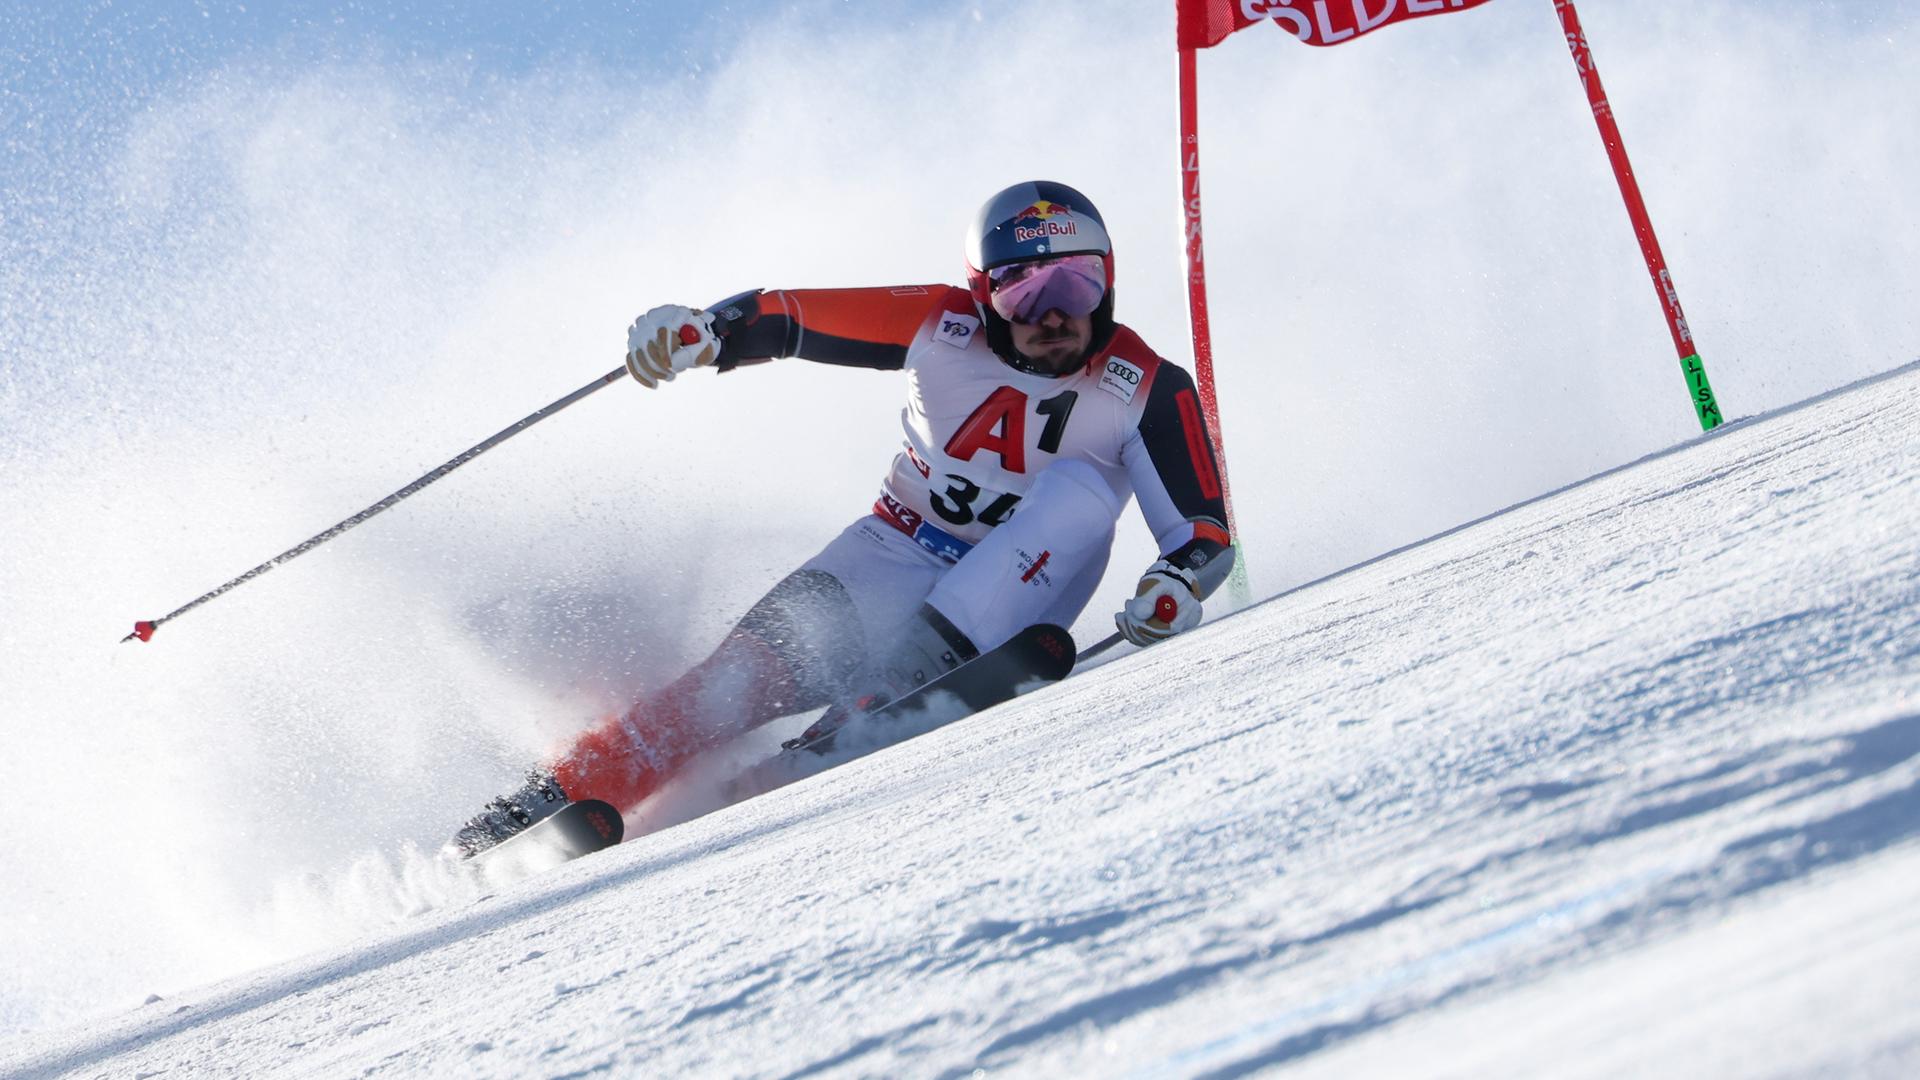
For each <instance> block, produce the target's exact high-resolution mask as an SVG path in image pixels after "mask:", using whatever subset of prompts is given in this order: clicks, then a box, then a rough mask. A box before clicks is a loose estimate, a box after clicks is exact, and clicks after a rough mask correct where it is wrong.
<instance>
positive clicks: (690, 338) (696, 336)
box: [680, 323, 700, 345]
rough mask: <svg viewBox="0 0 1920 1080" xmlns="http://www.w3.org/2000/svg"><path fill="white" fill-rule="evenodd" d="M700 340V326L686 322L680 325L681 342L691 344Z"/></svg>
mask: <svg viewBox="0 0 1920 1080" xmlns="http://www.w3.org/2000/svg"><path fill="white" fill-rule="evenodd" d="M699 340H700V328H699V327H697V326H695V325H693V324H692V323H686V324H684V325H682V326H681V327H680V344H682V345H691V344H693V343H694V342H696V341H699Z"/></svg>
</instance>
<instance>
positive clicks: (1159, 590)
mask: <svg viewBox="0 0 1920 1080" xmlns="http://www.w3.org/2000/svg"><path fill="white" fill-rule="evenodd" d="M1193 586H1194V580H1193V575H1192V574H1190V573H1188V572H1187V571H1185V570H1182V569H1180V568H1179V567H1177V566H1175V565H1173V564H1172V563H1170V562H1168V561H1167V560H1165V559H1161V560H1160V561H1159V562H1157V563H1154V564H1153V565H1152V566H1149V567H1147V572H1146V573H1145V574H1143V575H1141V577H1140V585H1139V587H1138V588H1137V589H1136V590H1135V591H1134V594H1133V599H1131V600H1129V601H1127V602H1126V604H1125V606H1123V607H1122V608H1121V609H1120V611H1119V613H1118V614H1116V615H1114V617H1113V623H1114V625H1115V626H1118V627H1119V628H1120V636H1121V637H1124V638H1126V639H1127V640H1128V641H1131V642H1133V643H1134V644H1135V645H1151V644H1153V643H1154V642H1156V641H1165V640H1166V639H1167V638H1170V637H1172V636H1173V635H1175V634H1179V633H1183V632H1185V631H1188V630H1191V629H1193V628H1194V627H1196V626H1198V625H1200V598H1199V597H1198V596H1195V595H1194V594H1193Z"/></svg>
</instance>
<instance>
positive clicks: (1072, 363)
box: [1020, 341, 1087, 375]
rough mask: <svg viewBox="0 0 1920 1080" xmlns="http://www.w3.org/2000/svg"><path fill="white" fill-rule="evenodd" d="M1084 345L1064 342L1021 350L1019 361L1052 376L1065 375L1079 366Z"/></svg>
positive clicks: (1084, 352) (1082, 356)
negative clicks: (1030, 349)
mask: <svg viewBox="0 0 1920 1080" xmlns="http://www.w3.org/2000/svg"><path fill="white" fill-rule="evenodd" d="M1086 351H1087V350H1086V345H1085V344H1084V343H1082V342H1079V341H1069V342H1064V343H1062V344H1059V345H1055V346H1052V347H1046V346H1042V347H1040V348H1038V349H1035V350H1032V351H1027V350H1022V351H1021V353H1020V357H1021V359H1023V360H1025V361H1026V362H1027V363H1029V364H1032V365H1033V366H1034V367H1036V368H1038V369H1040V370H1041V371H1045V372H1047V373H1049V374H1053V375H1065V374H1066V373H1067V372H1069V371H1072V370H1073V369H1075V368H1077V367H1079V366H1080V363H1081V360H1082V359H1083V358H1084V356H1085V354H1086Z"/></svg>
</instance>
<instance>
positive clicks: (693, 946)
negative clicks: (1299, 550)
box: [0, 366, 1920, 1077]
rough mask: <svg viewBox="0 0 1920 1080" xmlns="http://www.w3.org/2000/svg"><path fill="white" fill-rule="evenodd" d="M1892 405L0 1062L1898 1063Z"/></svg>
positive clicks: (363, 1069)
mask: <svg viewBox="0 0 1920 1080" xmlns="http://www.w3.org/2000/svg"><path fill="white" fill-rule="evenodd" d="M1915 431H1920V367H1911V366H1910V367H1908V368H1904V369H1901V370H1900V371H1897V372H1893V373H1890V374H1889V375H1887V376H1883V377H1880V378H1877V379H1874V380H1870V381H1869V382H1867V383H1865V384H1861V385H1856V386H1855V387H1853V388H1850V389H1848V390H1845V391H1841V392H1836V393H1833V394H1828V395H1823V396H1822V397H1820V398H1817V399H1815V400H1813V401H1811V402H1808V403H1805V404H1804V405H1802V406H1799V407H1796V408H1794V409H1790V410H1783V411H1782V412H1780V413H1777V414H1772V415H1769V416H1766V417H1761V418H1756V419H1753V420H1748V421H1744V422H1741V423H1739V424H1735V425H1730V426H1728V427H1726V428H1723V429H1721V430H1720V431H1718V432H1716V433H1714V434H1713V435H1711V436H1708V437H1703V438H1701V439H1698V440H1695V441H1693V442H1690V443H1688V444H1686V445H1684V446H1682V447H1679V448H1676V449H1674V450H1672V451H1669V452H1666V453H1662V454H1658V455H1654V456H1653V457H1650V458H1648V459H1645V460H1643V461H1640V462H1637V463H1635V464H1633V465H1631V466H1626V467H1622V468H1619V469H1615V470H1611V471H1609V472H1607V473H1603V474H1601V475H1600V476H1597V477H1595V478H1593V479H1592V480H1589V481H1588V482H1586V483H1584V484H1580V485H1575V486H1572V487H1569V488H1566V489H1562V490H1561V491H1558V492H1555V493H1552V494H1550V495H1548V496H1544V497H1542V498H1540V499H1535V500H1532V501H1529V502H1527V503H1523V504H1521V505H1519V506H1516V507H1513V508H1511V509H1509V510H1508V511H1506V512H1504V513H1502V514H1500V515H1495V516H1492V517H1489V518H1485V519H1482V520H1480V521H1477V522H1474V523H1470V524H1469V525H1466V526H1462V527H1461V528H1459V529H1455V530H1452V531H1450V532H1448V533H1446V534H1443V535H1441V536H1438V537H1435V538H1433V539H1432V540H1430V541H1428V542H1427V543H1424V544H1421V545H1416V546H1413V547H1409V548H1406V549H1402V550H1401V551H1398V552H1394V553H1391V554H1389V555H1387V556H1383V557H1381V558H1378V559H1374V560H1370V561H1369V562H1367V563H1364V564H1362V565H1360V566H1357V567H1355V568H1353V569H1352V570H1349V571H1347V572H1344V573H1342V574H1339V575H1335V576H1333V577H1330V578H1327V579H1324V580H1322V581H1319V582H1315V583H1313V584H1312V585H1310V586H1307V587H1304V588H1302V589H1299V590H1295V591H1293V592H1291V593H1288V594H1286V595H1284V596H1281V597H1278V598H1275V599H1274V600H1272V601H1269V602H1267V603H1265V604H1262V605H1260V606H1258V607H1256V608H1254V609H1251V610H1249V611H1247V612H1244V613H1241V614H1239V615H1236V616H1234V617H1232V618H1228V619H1223V620H1219V621H1216V622H1214V623H1210V624H1208V625H1207V626H1204V627H1202V628H1200V629H1199V630H1197V631H1195V632H1194V633H1192V634H1189V635H1185V636H1184V637H1183V638H1181V639H1180V640H1177V641H1175V642H1171V643H1169V644H1167V645H1164V646H1160V647H1157V648H1155V649H1154V650H1151V651H1149V652H1145V653H1141V654H1136V655H1133V656H1128V657H1124V658H1120V659H1117V660H1115V661H1113V662H1110V663H1106V664H1102V665H1100V666H1099V667H1097V668H1095V669H1092V670H1090V671H1088V672H1086V673H1084V674H1082V675H1081V676H1079V677H1077V678H1075V679H1074V680H1071V681H1069V682H1068V683H1066V684H1063V685H1061V686H1057V687H1053V688H1049V689H1046V690H1043V691H1040V692H1038V693H1035V694H1033V695H1031V696H1029V697H1028V698H1025V699H1023V700H1021V701H1019V702H1015V703H1013V704H1012V705H1010V706H1008V707H1004V708H1001V709H998V710H994V711H992V712H991V713H989V714H986V715H983V716H980V717H976V718H973V719H971V720H968V721H964V722H962V723H959V724H955V725H953V726H951V727H949V728H946V729H943V730H940V731H936V732H933V733H930V734H928V735H925V736H923V737H921V738H919V739H917V740H914V741H913V742H912V743H910V744H907V745H904V746H901V747H897V748H894V749H892V750H888V751H885V752H882V753H879V754H875V755H873V756H871V757H868V758H865V759H862V760H860V761H856V762H853V763H851V764H848V765H846V766H843V767H842V768H840V769H837V770H835V771H833V772H831V773H829V774H827V775H825V776H820V777H814V778H811V779H809V780H806V781H803V782H801V783H799V784H796V785H794V786H792V787H790V788H787V789H783V790H782V791H779V792H775V793H774V794H772V795H769V796H766V797H764V798H762V799H759V800H755V801H753V802H750V803H747V804H743V805H742V806H739V807H736V808H733V809H730V810H727V811H725V812H722V813H718V814H714V815H711V816H708V817H705V818H701V819H698V820H695V821H692V822H690V823H688V824H686V825H683V826H680V827H677V828H674V829H671V830H668V831H666V832H663V833H660V834H657V835H654V836H650V837H646V838H643V839H641V840H638V841H636V842H634V843H630V844H627V845H623V846H622V847H621V848H619V849H616V850H614V851H612V852H608V853H605V854H603V855H601V856H596V857H594V858H590V859H587V860H583V861H581V862H580V863H576V864H573V865H569V866H566V867H562V868H559V869H557V870H554V871H552V872H550V873H547V874H545V875H542V876H540V877H538V878H535V879H533V880H530V881H526V882H522V883H520V884H518V885H515V886H511V887H504V888H501V889H499V890H498V891H497V892H496V893H495V894H493V895H491V896H488V897H485V898H483V899H479V900H476V901H474V902H472V903H471V904H468V905H467V906H464V907H459V908H455V909H452V910H446V911H440V912H432V913H428V914H426V915H423V916H420V917H417V918H415V919H413V920H411V921H409V922H407V923H403V924H401V925H400V926H398V927H396V928H395V929H394V930H392V931H389V932H388V933H386V934H384V935H380V936H376V937H374V938H372V939H369V940H367V941H365V942H363V943H361V944H358V945H356V946H353V947H350V948H348V949H346V950H345V951H343V952H341V953H339V954H337V955H334V956H330V957H315V958H309V959H305V960H301V961H296V962H293V963H289V964H283V965H280V966H278V967H275V968H272V969H268V970H265V971H262V972H258V973H255V974H253V975H250V976H246V977H243V978H240V979H235V980H232V981H229V982H227V983H224V984H221V985H217V986H212V987H208V988H205V989H203V990H200V991H197V992H194V993H189V994H184V995H179V996H177V997H174V998H173V999H171V1000H169V1001H167V1002H164V1003H157V1004H154V1005H149V1006H147V1007H146V1008H144V1009H140V1010H135V1011H133V1012H131V1013H129V1014H127V1015H125V1016H122V1017H118V1018H114V1019H111V1020H106V1021H102V1022H99V1023H95V1024H91V1025H88V1026H85V1027H81V1028H77V1029H73V1030H70V1031H65V1032H53V1033H45V1034H36V1035H32V1036H29V1037H26V1038H23V1039H20V1040H16V1041H15V1042H13V1043H10V1044H7V1045H5V1046H0V1073H4V1074H7V1075H13V1074H15V1073H19V1074H23V1075H29V1076H38V1075H55V1074H59V1073H63V1072H78V1073H83V1074H92V1073H98V1072H110V1073H114V1074H123V1075H139V1074H155V1075H158V1074H162V1073H176V1072H177V1073H181V1074H192V1075H215V1076H218V1075H235V1076H238V1075H257V1074H260V1073H265V1072H272V1073H274V1074H276V1075H293V1076H300V1075H314V1076H321V1075H324V1076H334V1075H343V1074H347V1073H363V1074H376V1075H384V1074H392V1075H409V1074H415V1073H426V1072H432V1073H440V1074H461V1075H474V1076H520V1075H530V1074H531V1075H545V1076H586V1075H596V1074H636V1073H647V1074H664V1073H684V1074H703V1075H705V1074H726V1075H742V1076H766V1077H816V1076H835V1075H877V1074H884V1075H897V1074H911V1075H924V1076H945V1077H959V1076H966V1075H971V1074H972V1073H973V1071H974V1070H976V1069H986V1070H988V1071H989V1072H1001V1071H1007V1072H1012V1073H1016V1074H1021V1075H1061V1074H1068V1073H1072V1074H1083V1075H1084V1074H1089V1073H1092V1074H1100V1075H1129V1076H1139V1077H1160V1076H1217V1077H1232V1076H1242V1075H1248V1074H1251V1073H1256V1072H1262V1071H1271V1070H1275V1069H1280V1068H1288V1069H1290V1070H1298V1071H1301V1072H1303V1073H1306V1074H1314V1073H1316V1072H1318V1073H1324V1074H1326V1075H1352V1074H1354V1073H1356V1072H1373V1073H1381V1072H1387V1073H1392V1074H1395V1075H1454V1076H1474V1075H1488V1074H1512V1073H1516V1072H1521V1073H1539V1072H1560V1073H1565V1074H1568V1075H1593V1076H1608V1075H1620V1074H1623V1073H1644V1072H1646V1071H1648V1070H1649V1069H1657V1070H1659V1071H1668V1070H1673V1071H1688V1070H1691V1071H1694V1072H1700V1071H1705V1072H1712V1073H1722V1074H1724V1073H1735V1074H1751V1073H1759V1072H1765V1073H1777V1074H1783V1075H1793V1074H1797V1073H1808V1074H1811V1073H1818V1072H1823V1071H1858V1072H1863V1073H1870V1074H1884V1075H1899V1074H1902V1073H1907V1074H1911V1073H1913V1072H1914V1071H1916V1070H1920V1009H1916V1008H1914V1007H1913V1005H1914V999H1913V988H1912V986H1911V982H1910V974H1907V975H1906V976H1904V980H1903V975H1902V973H1910V972H1911V971H1913V970H1920V926H1916V924H1915V923H1916V921H1915V920H1914V919H1913V917H1912V916H1911V914H1910V910H1911V898H1912V887H1911V882H1912V881H1913V880H1915V878H1914V873H1915V872H1916V870H1920V835H1917V834H1920V545H1917V544H1916V541H1915V539H1914V537H1915V536H1916V535H1920V497H1916V491H1920V488H1917V487H1916V485H1915V482H1914V476H1915V475H1916V473H1920V448H1917V447H1916V440H1915V439H1914V437H1913V433H1914V432H1915ZM1647 988H1652V989H1647ZM1836 1032H1845V1033H1846V1034H1845V1035H1836V1034H1835V1033H1836Z"/></svg>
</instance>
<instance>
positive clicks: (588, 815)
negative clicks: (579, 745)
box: [473, 799, 626, 867]
mask: <svg viewBox="0 0 1920 1080" xmlns="http://www.w3.org/2000/svg"><path fill="white" fill-rule="evenodd" d="M625 833H626V824H625V822H623V821H622V820H621V818H620V811H619V810H616V809H614V807H613V805H612V804H611V803H604V802H601V801H600V800H599V799H581V800H580V801H579V802H572V803H568V804H567V805H565V806H563V807H561V808H560V809H558V810H556V811H554V812H553V813H552V814H551V815H550V816H548V817H546V818H544V819H542V820H541V821H539V822H537V823H536V824H534V825H532V826H530V827H528V829H527V830H526V831H525V832H522V833H519V834H517V835H515V836H510V837H508V838H507V839H505V840H502V841H501V842H500V843H498V844H495V845H494V846H493V847H490V848H488V849H487V850H485V851H482V852H480V853H479V854H477V855H475V856H474V857H473V863H474V865H475V866H480V867H485V866H489V865H494V864H498V863H507V862H542V863H545V862H568V861H570V860H573V859H577V858H579V857H580V856H582V855H591V854H593V853H594V852H596V851H600V850H603V849H605V848H610V847H612V846H614V845H615V844H618V843H619V842H620V840H621V837H622V836H624V835H625Z"/></svg>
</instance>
